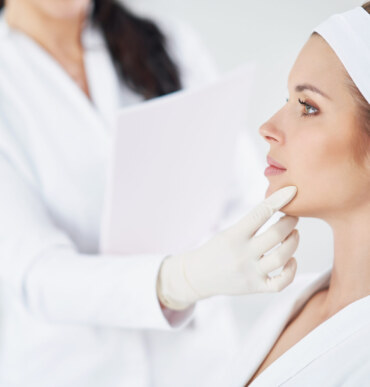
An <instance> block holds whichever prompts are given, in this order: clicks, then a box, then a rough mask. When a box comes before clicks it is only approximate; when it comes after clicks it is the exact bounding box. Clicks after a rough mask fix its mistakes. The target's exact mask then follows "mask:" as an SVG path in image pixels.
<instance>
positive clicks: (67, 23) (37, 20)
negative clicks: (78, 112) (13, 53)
mask: <svg viewBox="0 0 370 387" xmlns="http://www.w3.org/2000/svg"><path fill="white" fill-rule="evenodd" d="M90 2H91V1H90V0H6V2H5V18H6V21H7V23H8V24H9V25H10V26H11V27H12V28H14V29H17V30H19V31H21V32H23V33H25V34H26V35H28V36H29V37H30V38H32V39H33V40H34V41H35V42H36V43H37V44H39V45H40V46H41V47H42V48H43V49H44V50H45V51H47V52H48V53H49V54H50V55H51V56H52V57H53V58H54V59H55V60H56V61H57V62H58V63H59V64H60V65H61V66H62V67H63V68H64V70H65V71H66V72H67V73H68V74H69V75H70V76H71V78H72V79H73V80H74V81H75V82H76V83H77V84H78V86H79V87H80V88H81V89H82V91H83V92H84V93H85V94H86V96H87V97H88V98H90V94H89V90H88V84H87V78H86V72H85V68H84V62H83V47H82V44H81V31H82V27H83V23H84V21H85V18H86V14H87V12H88V9H89V6H90Z"/></svg>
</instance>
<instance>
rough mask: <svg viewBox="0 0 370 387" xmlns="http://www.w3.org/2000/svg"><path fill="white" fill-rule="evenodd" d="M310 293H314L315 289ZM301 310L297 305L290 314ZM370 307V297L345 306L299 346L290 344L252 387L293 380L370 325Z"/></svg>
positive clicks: (273, 384)
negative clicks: (309, 365) (331, 350)
mask: <svg viewBox="0 0 370 387" xmlns="http://www.w3.org/2000/svg"><path fill="white" fill-rule="evenodd" d="M322 279H324V280H325V279H326V276H324V277H321V278H320V285H322V283H323V282H322ZM316 288H317V289H319V288H321V286H318V287H316V286H315V289H316ZM310 293H312V291H311V292H310ZM308 296H309V294H308ZM305 298H308V297H305ZM299 304H301V303H299ZM300 307H301V305H300V306H298V309H299V308H300ZM298 309H297V308H296V307H294V308H293V310H292V313H291V314H290V315H292V314H293V313H294V312H295V311H296V310H298ZM369 310H370V296H366V297H363V298H361V299H359V300H357V301H355V302H353V303H351V304H350V305H348V306H346V307H345V308H343V309H342V310H340V311H339V312H338V313H336V314H335V315H334V316H332V317H331V318H329V319H328V320H326V321H325V322H324V323H322V324H320V325H319V326H318V327H316V328H315V329H314V330H312V331H311V332H310V333H309V334H308V335H306V336H305V337H304V338H303V339H301V340H300V341H299V342H298V343H297V344H296V345H294V346H293V347H291V348H290V349H289V350H288V351H287V352H285V353H284V354H283V355H282V356H280V357H279V358H278V359H277V360H276V361H275V362H273V363H272V364H270V366H269V367H268V368H266V369H265V370H264V371H263V372H262V373H261V374H260V375H259V376H258V377H257V378H256V379H255V380H254V382H253V383H252V384H251V386H253V387H260V386H261V387H262V386H278V385H281V384H283V383H284V382H286V381H287V380H289V379H291V378H292V377H294V375H295V374H297V373H298V372H299V371H300V370H302V369H303V368H304V367H306V366H307V365H308V364H309V363H311V362H312V361H314V360H315V359H317V358H318V357H320V356H321V355H323V354H324V353H326V352H327V351H329V350H330V349H332V348H334V347H335V346H336V345H338V344H339V343H341V342H342V341H344V340H346V339H347V338H348V337H349V336H351V335H352V334H353V333H355V332H356V331H358V330H360V329H362V328H363V327H365V325H367V324H369V323H370V314H369ZM285 320H287V319H284V321H285ZM282 328H284V327H282ZM279 334H280V332H279Z"/></svg>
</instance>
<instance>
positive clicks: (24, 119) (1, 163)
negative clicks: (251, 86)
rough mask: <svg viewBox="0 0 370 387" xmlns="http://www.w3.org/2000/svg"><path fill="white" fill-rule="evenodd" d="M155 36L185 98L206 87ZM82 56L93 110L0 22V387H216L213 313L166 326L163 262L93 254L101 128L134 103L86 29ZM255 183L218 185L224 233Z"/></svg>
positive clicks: (178, 31) (200, 72)
mask: <svg viewBox="0 0 370 387" xmlns="http://www.w3.org/2000/svg"><path fill="white" fill-rule="evenodd" d="M163 28H164V31H165V32H167V35H168V37H169V44H170V51H171V52H172V54H173V56H174V58H175V60H177V62H178V63H179V65H180V70H181V75H182V80H183V83H184V85H185V87H189V86H192V85H198V84H199V83H201V82H204V81H205V80H208V79H211V78H213V75H212V71H213V70H212V69H211V64H210V62H209V61H208V59H207V57H206V55H205V54H204V52H203V49H202V47H201V46H200V45H199V43H198V42H197V41H196V39H195V38H194V36H193V35H192V34H191V32H190V31H188V30H187V29H184V27H181V26H178V25H177V24H176V26H175V25H173V24H171V23H164V24H163ZM82 43H83V46H84V48H85V56H84V60H85V65H86V71H87V78H88V83H89V88H90V92H91V95H92V102H91V101H89V100H88V98H87V97H86V96H85V95H84V94H83V92H82V91H81V90H80V89H79V87H78V86H77V85H76V84H75V83H74V81H72V79H71V78H70V77H69V76H68V75H67V74H66V72H65V71H64V70H63V69H62V68H61V67H60V66H59V64H58V63H57V62H56V61H55V60H54V59H53V58H52V57H51V56H50V55H49V54H48V53H47V52H45V51H44V50H43V49H42V48H41V47H39V46H38V45H37V44H36V43H35V42H34V41H32V40H31V39H30V38H28V37H27V36H25V35H23V34H22V33H20V32H17V31H15V30H12V29H10V28H9V26H8V25H7V23H6V21H5V19H4V15H3V14H1V17H0V181H1V187H0V285H1V289H0V297H1V313H0V385H1V386H2V387H7V386H17V387H19V386H22V387H51V386H52V387H61V386H68V387H84V386H86V387H102V386H104V387H116V386H117V387H118V386H121V387H122V386H125V387H136V386H137V387H139V386H140V387H148V386H158V387H166V386H177V387H181V386H184V387H185V386H190V385H192V386H196V385H198V386H207V385H212V386H217V385H218V384H219V383H220V378H219V376H220V373H221V372H222V367H223V364H225V362H226V361H227V360H228V359H229V358H230V356H231V354H232V353H233V350H234V348H235V344H236V338H235V335H234V330H233V321H232V315H231V313H229V311H228V309H227V304H226V303H223V299H222V298H219V299H213V300H208V301H204V302H202V303H199V305H197V306H196V308H195V310H193V309H192V308H190V309H189V310H187V311H185V312H184V313H172V314H171V315H167V316H165V315H164V313H163V312H162V310H161V308H160V305H159V303H158V300H157V297H156V290H155V283H156V276H157V272H158V269H159V265H160V263H161V261H162V259H163V258H164V256H162V255H140V256H139V255H135V256H119V255H101V254H99V251H98V242H99V234H98V233H99V227H100V219H101V210H102V201H103V192H104V184H105V181H106V168H107V161H108V156H109V153H108V152H109V149H110V141H111V133H112V128H113V124H114V122H113V119H114V115H115V112H116V110H117V109H118V108H119V107H122V106H125V105H130V104H133V103H138V102H140V101H141V97H140V96H138V95H137V94H135V93H133V92H131V91H130V90H129V89H128V88H127V87H126V86H125V85H124V84H122V83H121V82H120V81H119V80H118V78H117V75H116V73H115V71H114V68H113V65H112V63H111V60H110V57H109V55H108V52H107V50H106V48H105V45H104V41H103V39H102V36H101V35H100V33H99V31H97V30H95V29H94V28H93V27H92V26H91V25H89V23H87V25H86V26H85V28H84V31H83V35H82ZM246 141H247V142H246V143H245V144H249V149H247V152H249V154H248V157H249V164H254V165H256V164H257V163H258V162H259V160H258V158H255V159H254V155H253V151H254V150H253V145H251V144H250V143H248V139H247V140H246ZM260 170H261V169H259V168H257V167H255V168H252V169H251V170H250V171H249V172H250V173H251V175H250V176H249V177H248V181H249V182H250V183H251V185H250V189H249V190H248V192H247V196H244V194H245V192H239V194H238V193H235V194H234V193H233V189H234V188H236V187H237V183H235V181H234V182H231V184H230V188H231V190H230V197H229V198H228V200H227V201H226V202H225V219H226V218H227V216H228V215H227V214H230V213H232V209H233V208H239V210H238V211H239V214H240V215H243V214H244V213H245V209H249V208H250V207H251V205H255V204H256V203H257V201H259V199H260V198H262V195H261V194H263V191H261V187H263V186H264V185H265V180H264V177H263V176H262V175H260V174H257V175H253V173H254V171H258V173H259V172H260ZM253 187H257V189H256V190H255V191H253ZM235 192H236V191H235ZM238 195H239V196H238ZM257 195H258V198H257ZM239 199H241V200H239ZM160 331H162V333H161V332H160ZM166 331H167V333H168V334H169V333H171V335H167V336H166Z"/></svg>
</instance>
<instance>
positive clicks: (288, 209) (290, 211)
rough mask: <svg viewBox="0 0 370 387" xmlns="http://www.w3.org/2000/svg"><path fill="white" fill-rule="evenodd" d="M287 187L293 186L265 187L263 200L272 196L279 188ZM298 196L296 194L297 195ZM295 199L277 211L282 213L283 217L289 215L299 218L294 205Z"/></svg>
mask: <svg viewBox="0 0 370 387" xmlns="http://www.w3.org/2000/svg"><path fill="white" fill-rule="evenodd" d="M289 185H294V184H286V185H281V186H277V185H275V184H270V185H269V186H268V187H267V190H266V193H265V198H267V197H268V196H270V195H272V194H273V193H274V192H276V191H278V190H279V189H280V188H284V187H286V186H289ZM297 195H298V193H297ZM296 197H297V196H295V197H294V198H293V199H292V200H291V201H290V202H289V203H288V204H287V205H286V206H284V207H282V208H281V209H280V210H279V211H281V212H283V213H284V214H285V215H291V216H299V211H298V208H297V205H296V200H295V199H296Z"/></svg>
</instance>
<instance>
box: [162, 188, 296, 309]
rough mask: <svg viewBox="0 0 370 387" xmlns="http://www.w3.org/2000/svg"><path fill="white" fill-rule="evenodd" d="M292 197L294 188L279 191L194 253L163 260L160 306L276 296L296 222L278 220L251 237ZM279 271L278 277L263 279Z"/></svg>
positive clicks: (287, 279) (286, 280) (289, 268)
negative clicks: (221, 298) (229, 297)
mask: <svg viewBox="0 0 370 387" xmlns="http://www.w3.org/2000/svg"><path fill="white" fill-rule="evenodd" d="M296 192H297V188H296V187H294V186H289V187H285V188H282V189H280V190H278V191H276V192H275V193H273V194H272V195H270V196H269V197H268V198H267V199H265V200H264V201H263V202H261V203H260V204H259V205H258V206H257V207H255V208H254V209H253V210H252V211H251V212H250V213H249V214H247V215H246V216H245V217H243V218H242V219H241V220H239V221H238V222H237V223H236V224H234V225H233V226H231V227H229V228H227V229H225V230H223V231H221V232H220V233H218V234H216V235H215V236H214V237H212V238H211V239H210V240H208V241H207V242H206V243H205V244H203V245H202V246H201V247H199V248H197V249H196V250H193V251H188V252H185V253H181V254H179V255H174V256H168V257H166V258H165V259H164V260H163V263H162V265H161V269H160V272H159V275H158V281H157V294H158V298H159V300H160V301H161V303H162V304H163V305H165V306H166V307H168V308H170V309H174V310H182V309H185V308H187V307H188V306H190V305H191V304H193V303H195V302H196V301H198V300H201V299H204V298H208V297H211V296H215V295H221V294H222V295H242V294H250V293H263V292H277V291H280V290H282V289H284V288H285V287H286V286H287V285H289V284H290V283H291V282H292V281H293V278H294V276H295V273H296V269H297V262H296V260H295V258H293V257H292V254H293V253H294V252H295V250H296V248H297V246H298V241H299V235H298V231H297V230H294V227H295V226H296V224H297V222H298V218H296V217H292V216H283V217H282V218H280V220H279V221H278V222H277V223H275V224H274V225H272V226H271V227H270V228H269V229H268V230H267V231H265V232H264V233H262V234H261V235H258V236H255V233H256V232H257V231H258V229H259V228H260V227H261V226H262V225H263V224H264V223H266V222H267V220H268V219H269V218H270V217H271V216H272V215H273V214H274V213H275V212H276V211H278V210H279V209H280V208H282V207H284V206H285V205H286V204H287V203H289V202H290V201H291V200H292V199H293V197H294V196H295V194H296ZM281 242H282V243H281ZM279 243H281V244H280V246H278V247H277V248H276V249H274V250H273V251H272V252H270V253H269V254H267V255H264V254H265V253H266V252H268V251H269V250H271V249H272V248H273V247H274V246H276V245H278V244H279ZM281 266H283V270H282V271H281V273H279V274H278V275H276V276H274V277H270V276H269V275H268V273H269V272H271V271H274V270H276V269H278V268H280V267H281Z"/></svg>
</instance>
